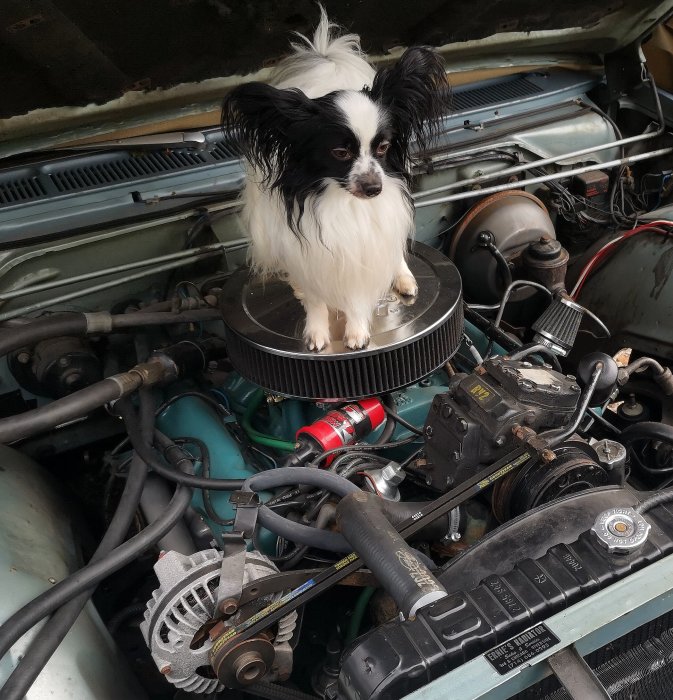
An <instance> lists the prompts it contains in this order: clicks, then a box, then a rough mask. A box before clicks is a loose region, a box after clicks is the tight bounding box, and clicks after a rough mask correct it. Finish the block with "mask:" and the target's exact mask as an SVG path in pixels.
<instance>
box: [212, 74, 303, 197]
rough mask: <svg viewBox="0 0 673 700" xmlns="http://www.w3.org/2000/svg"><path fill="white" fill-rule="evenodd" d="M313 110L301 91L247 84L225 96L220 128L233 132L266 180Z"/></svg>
mask: <svg viewBox="0 0 673 700" xmlns="http://www.w3.org/2000/svg"><path fill="white" fill-rule="evenodd" d="M315 112H316V107H315V105H314V104H313V102H311V100H309V98H308V97H306V95H304V93H303V92H301V90H278V89H277V88H275V87H272V86H271V85H267V84H266V83H246V84H245V85H241V86H239V87H237V88H235V89H234V90H232V91H231V92H230V93H229V94H228V95H227V97H226V98H225V99H224V102H223V104H222V127H223V128H224V129H230V130H232V131H233V132H234V133H235V135H236V136H237V137H238V139H239V143H240V146H241V149H242V152H243V155H244V156H245V157H246V158H247V159H248V160H249V161H250V162H251V163H252V164H253V165H254V166H255V167H257V168H258V169H259V170H260V171H261V173H262V174H263V176H264V178H265V180H266V181H267V182H269V181H270V179H271V177H272V176H273V174H274V172H275V173H276V174H277V173H278V171H279V170H281V169H282V167H283V164H284V162H285V161H286V159H287V156H288V152H289V149H290V147H291V144H292V141H293V135H294V136H295V137H296V134H297V133H298V130H299V129H301V127H302V124H303V123H305V122H306V121H307V120H308V119H310V118H311V117H312V116H314V114H315ZM271 184H273V183H271Z"/></svg>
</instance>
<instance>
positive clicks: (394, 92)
mask: <svg viewBox="0 0 673 700" xmlns="http://www.w3.org/2000/svg"><path fill="white" fill-rule="evenodd" d="M371 96H372V98H373V99H374V100H376V101H377V102H380V103H381V104H382V105H383V106H384V107H386V109H387V110H388V112H389V113H390V115H391V118H392V120H393V127H394V128H395V131H396V132H397V137H398V139H399V140H400V141H401V144H402V146H403V148H404V150H405V151H406V150H407V149H408V145H409V141H410V140H411V138H412V137H415V138H416V141H417V142H418V145H419V147H420V149H421V150H423V149H424V148H425V147H426V145H427V144H428V142H429V141H430V140H431V139H432V138H433V137H434V136H435V135H436V133H437V130H438V126H439V125H438V120H439V118H440V117H441V116H442V115H444V114H446V113H447V112H448V111H449V108H450V103H451V89H450V87H449V81H448V79H447V77H446V70H445V68H444V62H443V61H442V59H441V57H440V56H439V54H437V53H436V52H434V51H431V50H430V49H426V48H421V47H415V48H411V49H407V50H406V51H405V52H404V54H403V55H402V57H401V58H400V60H399V61H398V62H397V63H396V64H395V65H394V66H391V67H389V68H383V69H381V70H379V71H378V72H377V73H376V77H375V78H374V83H373V85H372V88H371Z"/></svg>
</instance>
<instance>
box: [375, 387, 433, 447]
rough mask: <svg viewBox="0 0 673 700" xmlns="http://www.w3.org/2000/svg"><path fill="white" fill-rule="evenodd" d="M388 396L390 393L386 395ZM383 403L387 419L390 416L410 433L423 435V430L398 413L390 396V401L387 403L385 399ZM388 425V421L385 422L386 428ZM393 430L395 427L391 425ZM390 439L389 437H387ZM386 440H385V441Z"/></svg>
mask: <svg viewBox="0 0 673 700" xmlns="http://www.w3.org/2000/svg"><path fill="white" fill-rule="evenodd" d="M388 396H390V395H388ZM382 403H383V410H384V411H385V412H386V416H388V420H390V419H391V418H392V419H393V421H394V422H395V423H397V424H398V425H401V426H402V427H403V428H406V429H407V430H408V431H409V432H410V433H414V435H423V431H422V430H421V429H420V428H418V427H416V426H415V425H414V424H413V423H410V422H409V421H408V420H406V419H405V418H402V416H401V415H399V413H397V411H396V410H395V402H394V401H393V399H392V397H391V398H390V402H389V403H387V402H385V401H383V402H382ZM387 427H388V423H387V422H386V428H387ZM394 431H395V428H394V426H393V432H394ZM390 437H392V433H391V434H390ZM388 439H390V438H388ZM386 442H387V441H386Z"/></svg>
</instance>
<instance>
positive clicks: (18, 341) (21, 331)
mask: <svg viewBox="0 0 673 700" xmlns="http://www.w3.org/2000/svg"><path fill="white" fill-rule="evenodd" d="M96 316H97V314H80V313H76V314H58V315H55V316H50V317H48V318H43V319H39V320H37V321H31V322H30V323H26V324H25V325H20V326H12V327H11V329H10V328H7V329H4V328H0V357H3V356H4V355H7V354H8V353H10V352H13V351H14V350H18V349H19V348H24V347H31V346H33V345H35V344H36V343H39V342H40V341H41V340H46V339H47V338H56V337H59V336H84V335H102V334H104V333H111V332H112V331H115V330H123V329H126V328H138V327H141V326H163V325H166V324H176V323H198V322H200V321H213V320H217V319H220V318H221V315H220V313H219V311H218V310H217V309H195V310H193V311H184V312H181V313H177V314H176V313H172V312H168V311H148V312H144V311H137V312H135V313H129V314H116V315H110V314H105V315H101V316H100V317H101V318H105V321H104V322H101V323H95V322H94V323H92V322H91V319H94V318H95V317H96Z"/></svg>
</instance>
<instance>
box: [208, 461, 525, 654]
mask: <svg viewBox="0 0 673 700" xmlns="http://www.w3.org/2000/svg"><path fill="white" fill-rule="evenodd" d="M535 455H536V453H535V451H534V450H533V449H532V448H520V449H517V450H514V451H513V452H510V453H509V454H508V455H507V456H505V457H503V458H502V459H500V460H498V461H497V462H495V463H494V464H492V465H491V466H489V467H487V468H486V469H483V470H482V471H480V472H479V473H477V474H476V475H475V476H473V477H472V478H471V479H468V480H467V481H464V482H463V483H462V484H460V486H457V487H456V488H454V489H452V490H451V491H449V492H448V493H445V494H444V495H443V496H440V497H439V498H437V499H435V500H434V501H428V503H427V505H425V506H423V507H422V508H420V509H419V510H418V511H417V512H416V513H414V515H412V516H411V517H410V518H408V519H407V520H405V521H404V522H403V523H402V524H401V525H400V527H399V528H398V531H399V533H400V534H401V535H402V536H403V537H404V538H405V539H408V538H409V537H411V536H412V535H414V534H415V533H416V532H418V531H419V530H421V529H422V528H424V527H425V526H426V525H428V524H429V523H431V522H432V521H433V520H435V519H436V518H438V517H439V516H440V515H443V514H444V513H448V512H449V511H451V510H453V509H454V508H455V507H456V506H459V505H461V504H462V503H463V502H465V501H466V500H468V499H469V498H472V497H473V496H476V495H477V494H478V493H480V492H481V491H483V490H484V489H487V488H488V487H489V486H491V485H492V484H494V483H495V482H496V481H498V480H499V479H501V478H502V477H504V476H506V475H507V474H509V473H511V472H512V471H514V470H515V469H518V468H519V467H521V466H522V465H524V464H525V463H526V462H528V461H529V460H530V459H531V458H532V457H534V456H535ZM361 566H362V563H361V561H360V559H359V557H358V555H357V554H356V553H355V552H352V553H351V554H348V555H347V556H345V557H344V558H343V559H340V560H339V561H338V562H336V563H335V564H333V565H332V566H329V567H327V568H326V569H322V570H320V572H319V573H317V574H316V575H315V576H312V577H311V578H309V580H308V581H306V582H305V583H303V584H301V585H300V586H298V587H297V588H295V589H293V590H291V591H290V592H289V593H286V594H285V595H284V596H282V597H281V598H279V599H278V600H277V601H275V602H273V603H271V604H270V605H268V606H267V607H265V608H264V609H262V610H260V611H259V612H257V613H255V614H254V615H252V617H250V618H248V619H247V620H244V621H243V622H241V623H240V624H238V625H236V626H235V627H230V628H228V629H226V630H225V631H224V632H223V633H222V634H221V635H219V636H218V637H217V638H216V639H214V640H213V646H212V649H211V652H210V654H211V657H212V656H213V655H215V654H217V655H220V654H221V653H222V652H223V651H224V649H225V647H226V646H227V645H229V644H232V645H233V644H236V645H238V644H240V643H241V642H243V641H245V640H247V639H250V638H252V637H255V636H256V635H258V634H259V633H260V632H263V631H264V630H265V629H267V628H268V627H270V626H271V625H273V624H274V623H275V622H277V621H278V620H280V619H281V618H282V617H284V616H285V615H287V614H288V613H290V612H292V611H293V610H296V609H297V608H298V607H300V606H301V605H305V604H306V603H308V602H310V601H311V600H313V599H314V598H315V597H316V596H318V595H320V594H321V593H322V592H323V591H324V590H326V589H328V588H330V587H332V586H333V585H335V584H336V583H338V582H339V581H340V580H342V579H343V578H345V577H346V576H348V575H350V574H352V573H354V572H355V571H357V570H358V569H359V568H360V567H361Z"/></svg>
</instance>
